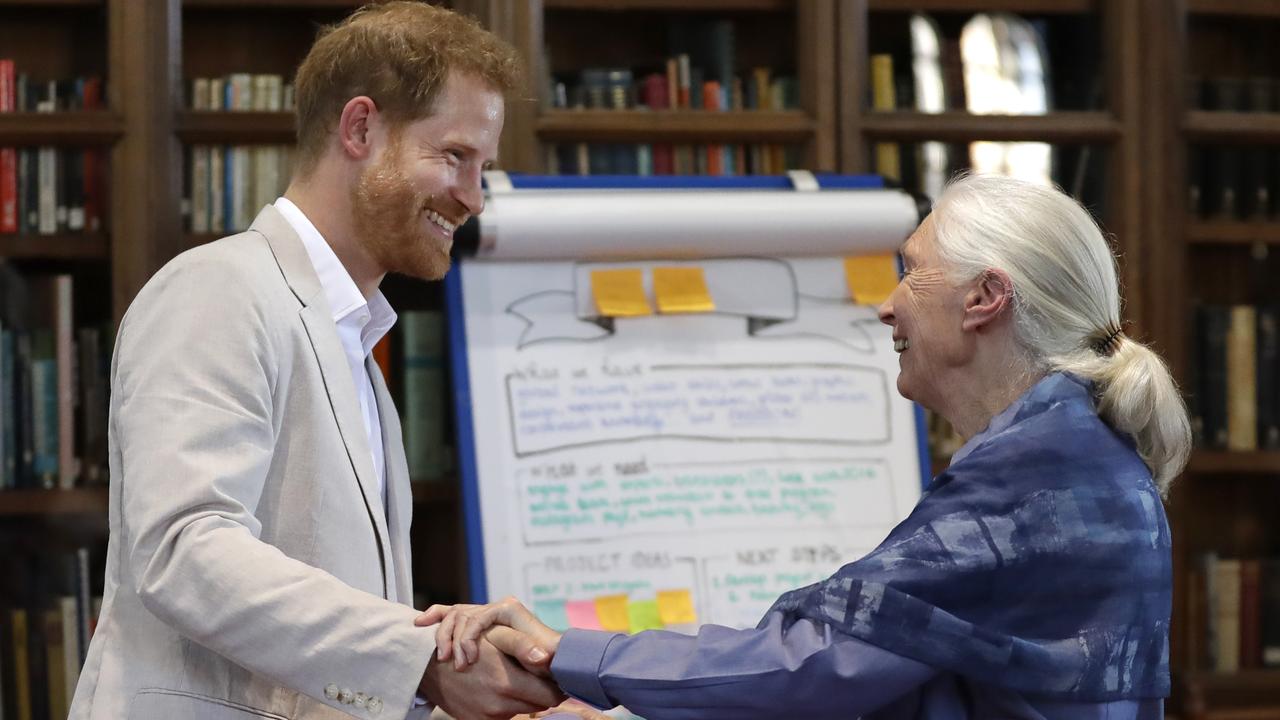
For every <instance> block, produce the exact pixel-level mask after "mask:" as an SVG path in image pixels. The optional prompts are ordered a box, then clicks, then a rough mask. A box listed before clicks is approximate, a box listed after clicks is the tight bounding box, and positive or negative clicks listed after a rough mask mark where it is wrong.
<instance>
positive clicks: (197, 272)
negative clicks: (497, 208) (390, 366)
mask: <svg viewBox="0 0 1280 720" xmlns="http://www.w3.org/2000/svg"><path fill="white" fill-rule="evenodd" d="M517 77H518V66H517V63H516V60H515V56H514V54H513V51H512V50H511V48H510V47H508V46H507V45H505V44H504V43H502V42H501V41H499V40H498V39H497V38H495V37H494V36H492V35H490V34H489V33H487V32H485V31H484V30H483V29H481V28H480V27H479V26H478V25H477V24H476V23H474V22H473V21H470V20H467V19H464V18H461V17H459V16H457V15H454V14H452V13H449V12H447V11H445V10H441V9H439V8H434V7H431V6H429V5H426V4H421V3H416V2H393V3H388V4H385V5H380V6H377V7H369V8H365V9H363V10H361V11H358V12H357V13H355V14H354V15H352V16H351V17H350V18H348V19H347V20H346V21H344V22H342V23H340V24H339V25H337V26H335V27H333V28H330V29H328V30H326V31H325V32H324V33H323V34H322V35H321V37H320V38H319V39H318V40H317V41H316V44H315V46H314V47H313V48H312V49H311V51H310V53H309V54H308V56H307V58H306V59H305V60H304V61H303V63H302V65H301V66H300V68H299V70H298V74H297V79H296V96H297V104H298V110H297V115H298V154H297V166H296V168H295V171H294V175H293V177H292V180H291V183H290V185H289V188H288V190H287V191H286V193H285V195H284V197H283V198H280V199H279V200H277V201H276V203H275V204H274V205H273V206H268V207H266V208H264V209H263V210H262V212H261V214H259V216H258V217H257V219H256V220H255V221H254V223H253V226H252V227H251V228H250V230H249V231H248V232H245V233H241V234H239V235H235V236H232V237H229V238H225V239H223V240H220V241H218V242H215V243H211V244H209V245H207V246H204V247H201V248H198V249H196V250H192V251H190V252H187V253H184V254H183V255H181V256H179V257H178V258H176V259H175V260H173V261H172V262H170V263H169V264H168V265H167V266H166V267H164V268H163V269H162V270H161V271H160V272H158V273H157V274H156V276H155V277H154V278H152V279H151V281H150V282H149V283H148V284H147V286H146V287H145V288H143V290H142V291H141V292H140V293H139V294H138V297H137V298H136V299H135V300H134V302H133V304H132V306H131V307H130V309H129V312H128V313H127V314H126V316H125V318H124V320H123V322H122V323H121V326H120V331H119V334H118V340H117V345H116V352H115V356H114V359H113V366H112V398H111V403H112V405H111V427H110V446H111V460H110V463H111V465H110V467H111V501H110V527H111V541H110V545H109V547H108V553H107V569H106V588H105V594H104V602H103V608H102V615H101V618H100V621H99V625H98V629H97V632H96V634H95V636H94V638H93V642H92V643H91V645H90V648H89V657H88V661H87V663H86V665H85V668H84V671H83V673H82V674H81V676H80V684H79V686H78V687H77V690H76V697H75V701H74V703H73V707H72V710H71V717H72V718H76V719H77V720H81V719H87V718H102V719H108V718H109V719H111V720H119V719H120V718H139V719H147V720H149V719H152V718H155V719H157V720H158V719H160V718H166V719H167V718H201V719H209V720H221V719H223V718H227V719H230V718H236V719H243V718H339V717H348V716H350V715H354V716H356V717H366V718H374V717H383V718H403V717H406V716H412V717H418V716H422V715H425V714H426V712H427V711H428V710H429V709H430V707H431V705H438V706H441V707H443V708H444V709H446V710H448V711H450V712H451V713H453V714H454V715H456V716H459V717H464V718H467V717H485V718H496V717H509V716H511V715H512V714H515V713H518V712H529V711H532V710H536V709H539V708H544V707H547V706H548V705H550V704H554V703H555V702H557V701H558V700H559V699H560V697H561V696H560V695H559V693H558V691H557V690H556V689H554V688H553V687H552V686H551V685H549V684H547V683H545V682H543V681H541V680H538V679H536V678H535V677H534V676H532V675H530V674H528V673H526V672H525V671H523V670H521V669H520V668H519V666H517V665H516V664H514V663H513V662H511V661H510V660H508V659H506V658H505V657H504V656H502V655H501V654H499V653H498V652H497V651H496V650H494V649H493V648H492V646H486V649H485V651H484V652H483V653H482V654H485V658H484V659H483V660H482V661H481V665H482V667H481V668H479V671H478V672H470V671H468V672H457V671H455V670H454V669H453V668H452V667H451V666H449V665H448V664H447V663H443V664H442V663H438V662H436V661H435V660H432V658H433V656H434V654H435V642H434V638H433V635H434V632H433V631H432V630H430V629H423V628H417V627H414V624H413V618H414V615H415V611H414V610H413V608H412V607H410V606H409V605H408V603H409V602H410V601H411V598H412V587H411V581H410V568H411V564H410V556H409V523H410V512H411V507H410V503H411V497H410V490H409V478H408V471H407V467H406V461H405V456H404V448H403V446H402V443H401V435H400V432H401V431H400V424H399V421H398V420H397V417H396V413H395V409H394V407H393V405H392V402H391V399H390V396H389V395H388V394H387V391H386V387H385V385H384V384H383V380H382V377H381V374H380V373H379V372H378V371H377V366H376V365H375V364H373V363H372V362H371V361H370V359H369V352H370V349H371V347H372V346H373V345H374V343H376V342H377V340H378V339H379V338H380V337H381V336H382V335H383V334H385V333H386V332H387V330H388V329H389V328H390V327H391V325H392V323H393V322H394V321H395V314H394V313H393V312H392V310H391V308H390V306H389V305H388V304H387V302H386V300H385V299H384V298H383V296H382V295H381V293H379V292H378V285H379V282H380V281H381V280H382V278H383V276H384V275H385V274H386V273H388V272H401V273H405V274H408V275H413V276H417V277H421V278H426V279H438V278H440V277H441V276H443V275H444V273H445V271H446V270H447V269H448V267H449V247H450V244H451V241H452V234H453V231H454V229H455V228H456V227H457V226H458V225H460V224H462V223H463V222H464V221H465V220H466V219H467V217H468V216H471V215H475V214H477V213H479V212H480V211H481V209H482V207H483V202H484V201H483V196H482V194H481V188H480V173H481V171H482V170H483V169H484V168H485V167H486V166H488V165H490V164H491V163H492V162H493V160H494V158H495V155H496V152H497V146H498V137H499V134H500V133H501V131H502V124H503V112H504V108H503V94H504V93H507V92H510V91H511V90H512V89H514V87H515V85H516V81H517Z"/></svg>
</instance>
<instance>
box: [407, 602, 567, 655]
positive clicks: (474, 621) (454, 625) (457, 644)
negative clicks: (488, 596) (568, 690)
mask: <svg viewBox="0 0 1280 720" xmlns="http://www.w3.org/2000/svg"><path fill="white" fill-rule="evenodd" d="M435 623H440V626H439V627H438V628H436V654H437V657H438V658H439V660H440V661H442V662H443V661H446V660H448V659H449V658H450V657H452V658H453V662H454V667H456V668H457V669H459V670H461V669H462V668H464V667H466V666H468V665H470V664H471V663H474V662H475V661H476V659H477V658H478V657H479V640H480V637H481V636H482V635H486V633H488V632H489V631H490V628H493V627H494V626H495V625H497V626H505V627H506V628H510V629H511V630H514V631H516V632H517V633H519V634H522V635H523V636H524V637H523V638H522V637H519V636H518V635H516V634H513V633H510V632H494V633H492V634H490V635H487V637H488V638H489V640H490V641H491V642H493V643H494V644H495V645H497V646H498V647H499V648H501V649H503V650H504V651H506V652H508V653H509V654H512V655H513V656H514V657H516V659H517V660H519V661H520V663H521V664H523V665H525V667H526V668H528V669H529V670H531V671H535V672H536V671H539V670H540V671H541V673H542V674H546V673H547V667H548V666H549V665H550V663H551V658H552V657H553V656H554V655H555V653H556V649H557V648H558V647H559V646H560V633H558V632H556V631H555V630H552V629H551V628H549V627H547V626H546V625H543V624H542V623H541V622H539V621H538V619H537V618H536V617H534V615H533V613H531V612H529V610H528V608H526V607H525V606H524V605H521V604H520V602H519V601H517V600H516V599H515V598H514V597H507V598H506V599H504V600H502V601H501V602H497V603H491V604H489V605H432V606H431V607H429V608H427V611H426V612H424V613H422V614H421V615H419V616H418V617H417V618H416V619H414V621H413V624H414V625H417V626H419V627H422V626H426V625H434V624H435ZM530 665H532V667H530ZM535 668H536V670H535Z"/></svg>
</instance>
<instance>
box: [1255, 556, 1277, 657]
mask: <svg viewBox="0 0 1280 720" xmlns="http://www.w3.org/2000/svg"><path fill="white" fill-rule="evenodd" d="M1258 594H1259V597H1260V601H1259V604H1260V606H1261V607H1262V617H1261V628H1260V631H1259V634H1260V635H1261V640H1260V644H1261V652H1262V658H1261V659H1262V665H1263V666H1264V667H1269V668H1277V667H1280V558H1268V559H1266V560H1263V561H1262V568H1261V571H1260V573H1259V577H1258Z"/></svg>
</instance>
